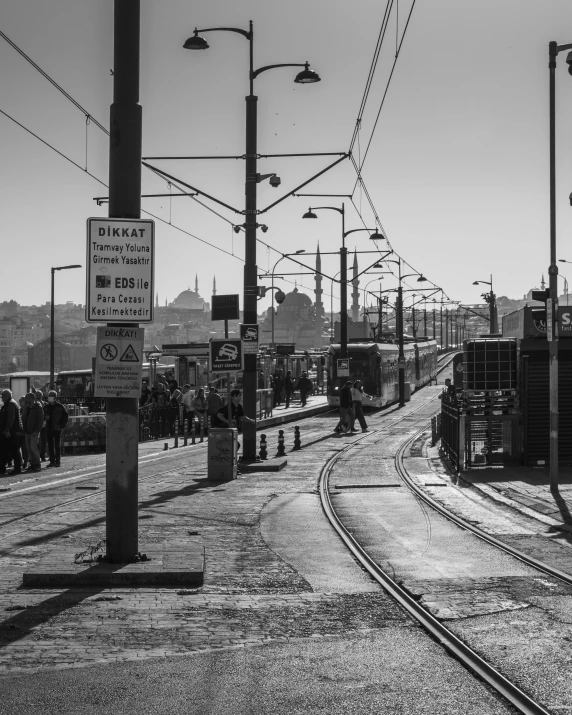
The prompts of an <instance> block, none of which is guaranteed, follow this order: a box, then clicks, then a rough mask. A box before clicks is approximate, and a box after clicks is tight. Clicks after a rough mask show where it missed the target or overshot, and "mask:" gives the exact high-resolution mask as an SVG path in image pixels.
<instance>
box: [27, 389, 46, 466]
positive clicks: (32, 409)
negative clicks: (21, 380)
mask: <svg viewBox="0 0 572 715" xmlns="http://www.w3.org/2000/svg"><path fill="white" fill-rule="evenodd" d="M25 401H26V402H25V406H24V411H23V412H22V425H23V427H24V442H25V444H26V450H27V452H28V459H29V460H30V466H29V467H28V469H26V471H27V472H39V471H40V470H41V468H42V465H41V464H40V450H39V449H38V440H39V437H40V431H41V429H42V427H43V426H44V410H43V408H42V406H41V405H40V404H39V403H38V402H36V395H35V394H34V393H33V392H28V394H27V395H26V397H25Z"/></svg>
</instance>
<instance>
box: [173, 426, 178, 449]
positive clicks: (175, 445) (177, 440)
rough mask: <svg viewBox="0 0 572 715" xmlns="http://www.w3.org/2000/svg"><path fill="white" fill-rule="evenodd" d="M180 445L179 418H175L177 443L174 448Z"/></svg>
mask: <svg viewBox="0 0 572 715" xmlns="http://www.w3.org/2000/svg"><path fill="white" fill-rule="evenodd" d="M178 446H179V420H175V444H174V445H173V449H176V448H177V447H178Z"/></svg>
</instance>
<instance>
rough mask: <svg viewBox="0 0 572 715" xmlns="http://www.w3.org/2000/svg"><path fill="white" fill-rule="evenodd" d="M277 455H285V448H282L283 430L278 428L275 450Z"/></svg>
mask: <svg viewBox="0 0 572 715" xmlns="http://www.w3.org/2000/svg"><path fill="white" fill-rule="evenodd" d="M276 456H277V457H285V456H286V450H285V449H284V430H283V429H281V430H278V451H277V452H276Z"/></svg>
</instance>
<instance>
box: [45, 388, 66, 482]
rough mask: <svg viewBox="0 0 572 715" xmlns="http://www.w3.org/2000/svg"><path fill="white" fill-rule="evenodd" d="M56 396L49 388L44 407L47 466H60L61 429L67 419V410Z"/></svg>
mask: <svg viewBox="0 0 572 715" xmlns="http://www.w3.org/2000/svg"><path fill="white" fill-rule="evenodd" d="M57 396H58V395H57V392H56V391H55V390H50V391H49V392H48V404H47V405H46V406H45V407H44V417H45V420H46V435H47V438H48V452H49V455H50V462H49V464H48V465H47V466H48V467H59V466H61V464H60V461H61V441H62V430H63V429H64V427H65V426H66V425H67V423H68V419H69V415H68V411H67V410H66V408H65V407H64V406H63V405H62V403H61V402H58V400H57ZM46 469H47V467H46Z"/></svg>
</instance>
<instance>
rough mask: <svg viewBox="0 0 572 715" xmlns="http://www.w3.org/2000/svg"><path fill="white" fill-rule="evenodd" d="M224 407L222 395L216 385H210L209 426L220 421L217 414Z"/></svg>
mask: <svg viewBox="0 0 572 715" xmlns="http://www.w3.org/2000/svg"><path fill="white" fill-rule="evenodd" d="M221 407H222V397H221V396H220V395H219V394H218V391H217V389H216V387H213V386H212V385H209V392H208V395H207V414H208V416H209V426H210V427H216V426H217V424H218V422H217V419H216V414H217V412H218V411H219V410H220V408H221Z"/></svg>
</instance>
